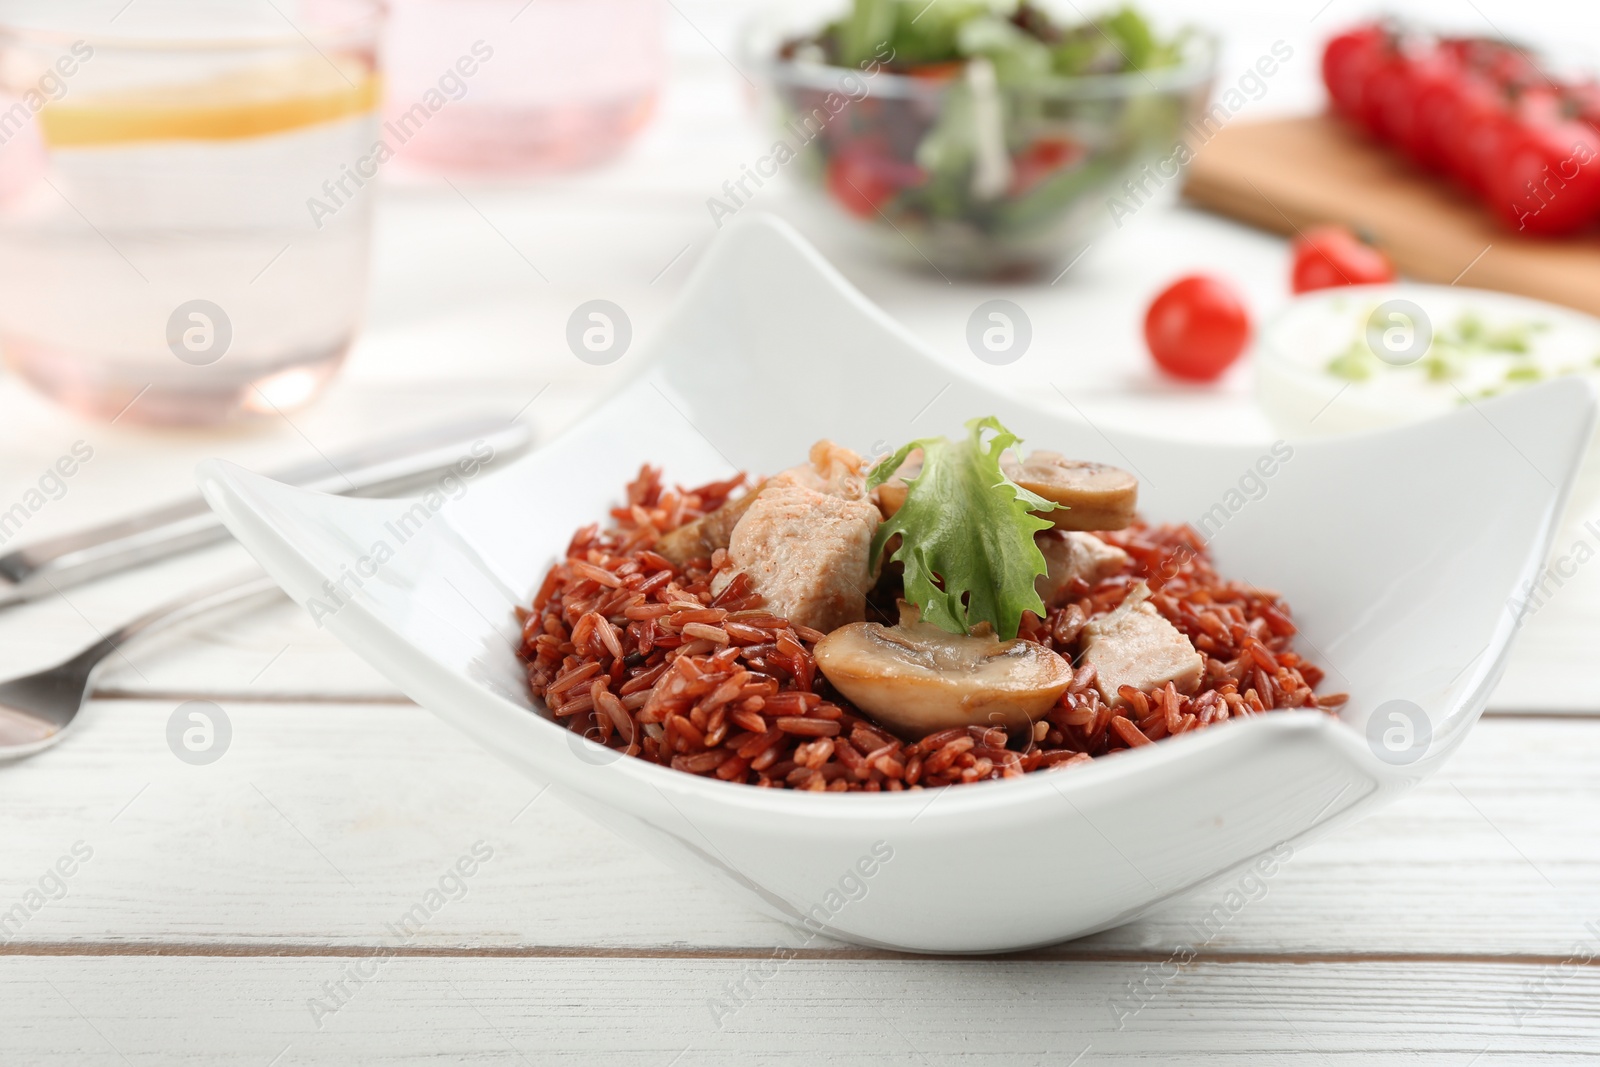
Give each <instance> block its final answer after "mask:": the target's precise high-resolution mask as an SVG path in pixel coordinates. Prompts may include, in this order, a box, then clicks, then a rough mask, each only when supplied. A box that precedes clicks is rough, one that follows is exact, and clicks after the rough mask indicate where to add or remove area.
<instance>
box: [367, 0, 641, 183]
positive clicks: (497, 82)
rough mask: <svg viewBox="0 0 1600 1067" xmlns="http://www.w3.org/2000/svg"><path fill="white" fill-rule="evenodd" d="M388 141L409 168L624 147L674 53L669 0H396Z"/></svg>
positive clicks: (510, 167)
mask: <svg viewBox="0 0 1600 1067" xmlns="http://www.w3.org/2000/svg"><path fill="white" fill-rule="evenodd" d="M384 63H385V68H386V70H387V78H388V91H387V93H386V97H385V103H384V120H385V121H384V130H385V133H386V138H385V139H386V140H387V141H389V142H390V143H392V144H394V145H395V146H396V155H397V157H398V159H399V160H400V161H402V162H403V163H405V164H406V165H408V166H411V167H415V168H420V169H428V170H439V171H452V172H467V173H470V172H478V173H496V172H498V173H519V172H536V171H549V170H562V169H569V168H574V167H581V166H587V165H589V164H593V163H597V162H600V161H602V160H604V159H607V158H609V157H611V156H613V155H615V154H616V153H617V152H619V151H620V150H621V149H622V147H623V145H625V144H626V143H627V142H628V140H629V139H630V138H631V137H632V136H633V134H634V133H635V132H637V131H638V130H639V128H640V127H641V126H643V125H644V124H645V122H646V121H647V120H648V119H649V117H650V115H651V112H652V111H653V109H654V106H655V101H656V96H657V93H658V91H659V89H660V85H661V81H662V77H663V73H664V68H665V60H664V55H663V45H662V26H661V2H660V0H391V2H390V5H389V28H388V32H387V36H386V38H385V42H384Z"/></svg>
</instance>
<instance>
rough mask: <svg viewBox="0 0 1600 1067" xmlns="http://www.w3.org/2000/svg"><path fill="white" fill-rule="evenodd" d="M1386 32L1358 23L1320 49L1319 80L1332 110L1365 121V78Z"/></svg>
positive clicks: (1349, 117) (1377, 60)
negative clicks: (1326, 92) (1320, 74)
mask: <svg viewBox="0 0 1600 1067" xmlns="http://www.w3.org/2000/svg"><path fill="white" fill-rule="evenodd" d="M1387 36H1388V35H1387V34H1385V33H1384V31H1383V29H1382V28H1381V27H1379V26H1376V25H1370V26H1358V27H1356V28H1355V29H1353V30H1351V31H1349V32H1348V33H1341V34H1340V35H1339V36H1337V37H1335V38H1334V39H1333V40H1331V41H1329V42H1328V44H1327V47H1325V48H1324V49H1323V50H1322V83H1323V84H1324V85H1326V86H1327V88H1328V96H1329V97H1331V98H1332V100H1333V107H1334V110H1335V111H1337V112H1338V113H1339V114H1341V115H1343V116H1344V117H1345V118H1347V119H1350V120H1351V121H1354V122H1365V114H1366V111H1365V108H1366V105H1365V97H1366V89H1367V80H1368V77H1369V76H1370V75H1371V74H1372V72H1373V69H1374V68H1375V67H1376V66H1377V64H1378V62H1379V61H1380V60H1381V58H1382V53H1383V51H1384V49H1385V48H1386V47H1387V43H1386V42H1387Z"/></svg>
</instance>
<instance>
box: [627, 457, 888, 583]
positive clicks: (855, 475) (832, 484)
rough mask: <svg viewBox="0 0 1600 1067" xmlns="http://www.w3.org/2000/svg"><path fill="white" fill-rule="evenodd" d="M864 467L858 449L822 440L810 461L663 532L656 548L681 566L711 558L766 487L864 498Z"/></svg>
mask: <svg viewBox="0 0 1600 1067" xmlns="http://www.w3.org/2000/svg"><path fill="white" fill-rule="evenodd" d="M861 468H862V459H861V457H860V456H859V455H857V454H856V453H855V452H852V451H851V450H850V449H848V448H845V447H843V446H842V445H836V444H834V443H833V442H832V441H828V440H822V441H818V442H817V443H816V444H814V445H812V446H811V453H810V456H809V457H808V461H807V462H806V463H802V464H801V465H800V466H798V467H790V468H789V469H788V470H786V471H782V472H780V473H778V474H775V475H773V476H772V477H771V478H768V479H767V480H766V481H764V482H761V483H760V484H758V485H756V486H755V487H754V488H752V489H751V490H750V491H749V492H748V493H746V494H744V495H743V496H741V497H738V498H737V499H734V500H730V501H728V502H727V503H726V504H724V505H722V506H721V507H720V508H718V509H717V510H715V511H713V512H710V513H709V514H706V515H702V516H701V517H700V518H698V519H696V520H694V521H693V522H686V523H684V524H683V525H682V526H680V527H678V528H677V529H676V530H671V531H669V532H668V533H665V534H663V535H662V536H661V540H659V541H657V542H656V551H657V552H659V553H661V554H662V555H663V556H665V557H667V558H668V559H670V560H671V561H672V562H674V563H676V564H678V565H679V566H680V567H681V566H683V564H685V563H687V562H688V561H689V560H691V559H710V558H711V554H712V553H713V552H715V551H716V550H717V549H719V548H727V547H728V542H729V539H730V538H731V537H732V535H733V528H734V527H735V526H737V525H738V524H739V520H740V519H742V518H743V517H744V513H745V511H746V510H747V509H748V508H749V507H750V505H751V504H753V503H754V502H755V499H756V494H758V493H760V492H761V491H762V490H763V489H777V488H781V487H791V488H792V487H795V486H800V487H803V488H806V489H811V490H814V491H815V492H818V493H826V494H827V495H828V496H836V497H839V498H841V499H844V500H860V499H862V498H863V497H865V496H866V491H867V482H866V478H865V476H864V475H863V474H862V470H861Z"/></svg>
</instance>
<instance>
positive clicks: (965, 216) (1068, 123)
mask: <svg viewBox="0 0 1600 1067" xmlns="http://www.w3.org/2000/svg"><path fill="white" fill-rule="evenodd" d="M865 6H870V0H858V3H857V10H860V9H861V8H862V7H865ZM956 6H959V5H956ZM933 11H934V13H937V12H938V11H939V9H937V8H935V9H933ZM934 13H930V14H927V15H926V16H925V20H931V19H933V18H934V17H935V14H934ZM1124 13H1127V9H1124ZM913 14H914V9H913ZM1131 17H1134V18H1137V16H1131ZM989 21H990V22H991V23H996V24H1001V30H1002V32H1003V33H1009V32H1010V31H1007V30H1005V29H1004V27H1006V26H1010V25H1012V24H1013V22H1014V19H1013V20H999V19H995V18H991V19H990V20H989ZM1140 26H1141V27H1142V26H1143V23H1142V20H1141V21H1140ZM919 28H922V27H919ZM818 29H819V27H818V24H817V21H816V17H815V15H814V14H813V15H811V16H810V17H809V18H806V17H804V16H796V15H792V14H786V13H783V12H779V13H776V14H771V15H768V16H766V17H764V18H762V19H758V20H757V21H756V22H755V23H753V24H752V26H751V27H750V29H749V30H748V31H747V33H746V35H745V39H744V44H743V62H742V64H741V65H742V66H744V67H745V69H747V70H749V71H750V72H751V73H752V74H758V75H759V81H760V83H761V84H762V86H763V89H762V91H761V107H762V110H763V111H764V112H766V113H767V117H768V120H769V121H770V123H771V125H772V127H773V129H774V130H775V132H776V134H777V138H778V139H777V141H776V142H774V144H773V145H772V146H771V147H770V149H769V152H768V154H767V155H766V156H763V157H762V158H760V159H758V160H756V161H754V165H753V169H754V171H755V179H756V180H760V181H764V180H765V179H767V178H770V177H772V176H774V175H776V174H777V172H778V171H779V170H780V169H783V170H787V171H790V172H791V173H793V174H795V175H798V181H799V182H800V183H801V184H802V185H803V186H804V187H806V188H807V189H810V190H813V191H814V192H815V194H816V195H817V199H819V200H821V201H824V202H825V203H826V204H827V214H830V215H832V216H833V217H834V218H836V219H838V220H840V221H841V222H843V223H844V224H845V225H847V226H851V227H854V228H859V229H862V230H865V231H866V232H867V233H869V234H871V235H872V237H873V238H874V239H875V242H876V243H877V244H878V245H879V246H880V247H881V248H882V249H883V250H884V251H885V252H886V253H887V254H889V255H890V256H892V257H894V258H897V259H900V260H902V261H904V262H907V263H909V264H912V265H914V266H921V267H923V268H924V269H926V268H927V267H930V266H931V267H932V268H934V269H935V270H937V271H939V272H940V273H943V274H961V275H968V276H978V277H1021V276H1027V275H1032V274H1038V273H1040V272H1043V271H1048V270H1050V269H1052V268H1053V267H1055V266H1056V265H1058V264H1063V263H1065V262H1067V261H1068V260H1069V259H1070V257H1072V256H1073V255H1075V254H1077V252H1078V251H1080V250H1081V249H1082V248H1084V247H1086V246H1087V244H1088V243H1089V242H1090V241H1091V240H1092V238H1093V236H1094V234H1095V233H1096V232H1099V231H1102V230H1104V229H1106V228H1108V227H1120V226H1121V225H1123V224H1124V223H1125V222H1126V218H1127V216H1128V215H1131V214H1132V213H1134V212H1136V211H1139V210H1142V209H1143V207H1145V206H1148V205H1149V204H1150V203H1151V202H1153V201H1159V200H1166V199H1171V198H1172V197H1174V196H1175V194H1176V192H1177V190H1178V188H1179V187H1180V185H1181V181H1180V179H1181V176H1182V173H1183V170H1184V167H1185V165H1186V164H1187V162H1188V160H1189V158H1190V153H1191V149H1190V146H1189V145H1187V144H1186V137H1187V135H1188V124H1189V123H1190V122H1191V121H1192V120H1195V119H1197V118H1199V116H1200V115H1201V114H1202V112H1203V111H1204V108H1205V105H1206V101H1207V99H1208V97H1209V94H1210V88H1211V82H1212V77H1213V72H1214V68H1215V62H1216V41H1215V39H1214V38H1213V37H1212V36H1210V35H1209V34H1206V33H1203V32H1199V31H1195V30H1187V31H1183V32H1181V33H1179V34H1176V35H1174V36H1172V37H1171V38H1170V39H1169V40H1168V42H1167V43H1166V44H1164V45H1162V46H1160V47H1162V48H1163V49H1164V50H1165V58H1164V59H1163V60H1162V64H1161V65H1159V66H1152V67H1150V68H1149V69H1133V70H1128V71H1125V72H1116V73H1083V74H1075V75H1071V76H1061V75H1058V74H1055V73H1051V72H1048V71H1047V72H1045V73H1036V72H1034V68H1033V67H1032V66H1028V65H1027V64H1025V63H1022V62H1018V61H1014V57H1013V56H1012V55H1011V54H1009V53H1007V52H1006V51H1004V47H1011V46H1014V45H1016V44H1018V41H1019V40H1021V38H1020V35H1012V36H1014V37H1016V38H1017V39H1016V40H1009V41H1004V42H1001V46H1004V47H1001V46H996V48H994V49H991V50H990V51H988V52H986V53H977V52H974V53H972V54H973V58H972V59H969V60H965V61H959V62H942V63H933V64H917V65H915V66H910V65H909V64H908V59H910V58H911V56H912V48H911V47H909V46H910V45H913V44H915V43H917V42H913V41H908V40H906V39H905V33H904V31H905V30H907V29H909V27H900V28H899V30H898V31H896V32H895V33H889V34H886V35H885V36H884V38H883V39H882V41H881V42H880V43H878V44H876V45H873V44H871V43H870V41H871V40H872V38H866V39H864V41H865V42H866V43H865V45H864V46H863V47H860V48H858V49H857V53H859V54H860V56H861V57H862V58H859V59H857V60H856V62H855V63H854V64H853V65H848V66H847V65H843V64H842V63H840V64H835V63H831V62H829V61H828V55H827V52H826V51H825V50H824V49H823V48H821V47H820V46H819V45H817V44H816V43H815V40H814V38H815V35H816V34H817V31H818ZM1079 29H1080V30H1081V29H1082V28H1081V27H1080V28H1079ZM1096 32H1098V30H1096ZM897 34H898V35H897ZM808 35H809V36H808ZM963 39H965V38H963ZM1107 40H1109V38H1107ZM1024 43H1026V44H1027V46H1028V47H1029V48H1034V47H1042V46H1038V45H1037V42H1024ZM974 47H977V46H974ZM1110 47H1112V48H1113V49H1114V54H1117V55H1121V54H1122V53H1123V49H1121V48H1119V47H1117V46H1115V45H1111V46H1110ZM851 58H852V59H856V54H854V53H853V54H852V55H851ZM1042 61H1043V62H1048V60H1042ZM1024 67H1026V68H1027V69H1021V68H1024ZM907 69H910V70H912V71H913V73H903V71H904V70H907ZM742 178H743V175H741V179H742ZM1130 181H1131V182H1132V183H1133V186H1132V188H1131V189H1130V188H1125V183H1128V182H1130ZM744 188H746V189H748V184H746V185H745V186H744ZM737 191H738V189H737V188H736V189H735V190H734V192H737ZM724 192H727V190H726V189H725V190H724ZM725 206H726V207H727V208H728V210H729V212H730V213H731V212H732V211H734V210H737V208H738V207H739V206H740V205H739V204H737V203H733V202H729V203H727V204H726V205H725ZM713 210H715V209H713Z"/></svg>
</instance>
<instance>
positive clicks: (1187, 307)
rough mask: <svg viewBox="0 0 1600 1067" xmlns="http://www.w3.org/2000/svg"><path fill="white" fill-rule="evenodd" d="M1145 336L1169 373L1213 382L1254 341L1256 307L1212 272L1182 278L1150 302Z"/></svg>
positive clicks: (1152, 353)
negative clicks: (1252, 309) (1251, 309)
mask: <svg viewBox="0 0 1600 1067" xmlns="http://www.w3.org/2000/svg"><path fill="white" fill-rule="evenodd" d="M1144 341H1145V344H1146V345H1148V346H1149V348H1150V355H1151V356H1153V357H1154V358H1155V361H1156V365H1157V366H1159V367H1160V368H1161V369H1162V370H1164V371H1166V372H1167V373H1168V374H1171V375H1174V376H1176V377H1179V378H1187V379H1189V380H1191V381H1197V382H1209V381H1215V380H1216V379H1217V378H1219V377H1221V376H1222V372H1223V371H1225V370H1227V369H1228V367H1230V366H1231V365H1232V364H1233V362H1234V360H1236V359H1238V358H1239V355H1240V353H1242V352H1243V351H1244V349H1245V345H1246V344H1248V343H1249V341H1250V313H1249V312H1248V311H1247V310H1245V306H1244V301H1243V300H1241V299H1240V298H1239V294H1238V292H1237V291H1236V290H1235V289H1234V288H1233V286H1232V285H1230V284H1228V283H1227V282H1225V281H1223V280H1222V279H1220V278H1214V277H1211V276H1210V275H1206V274H1191V275H1188V276H1187V277H1183V278H1179V279H1178V280H1177V281H1175V282H1173V283H1172V284H1171V285H1170V286H1168V287H1167V288H1166V289H1164V290H1162V292H1161V295H1159V296H1157V297H1156V298H1155V300H1153V301H1151V303H1150V310H1148V311H1146V312H1145V316H1144Z"/></svg>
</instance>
